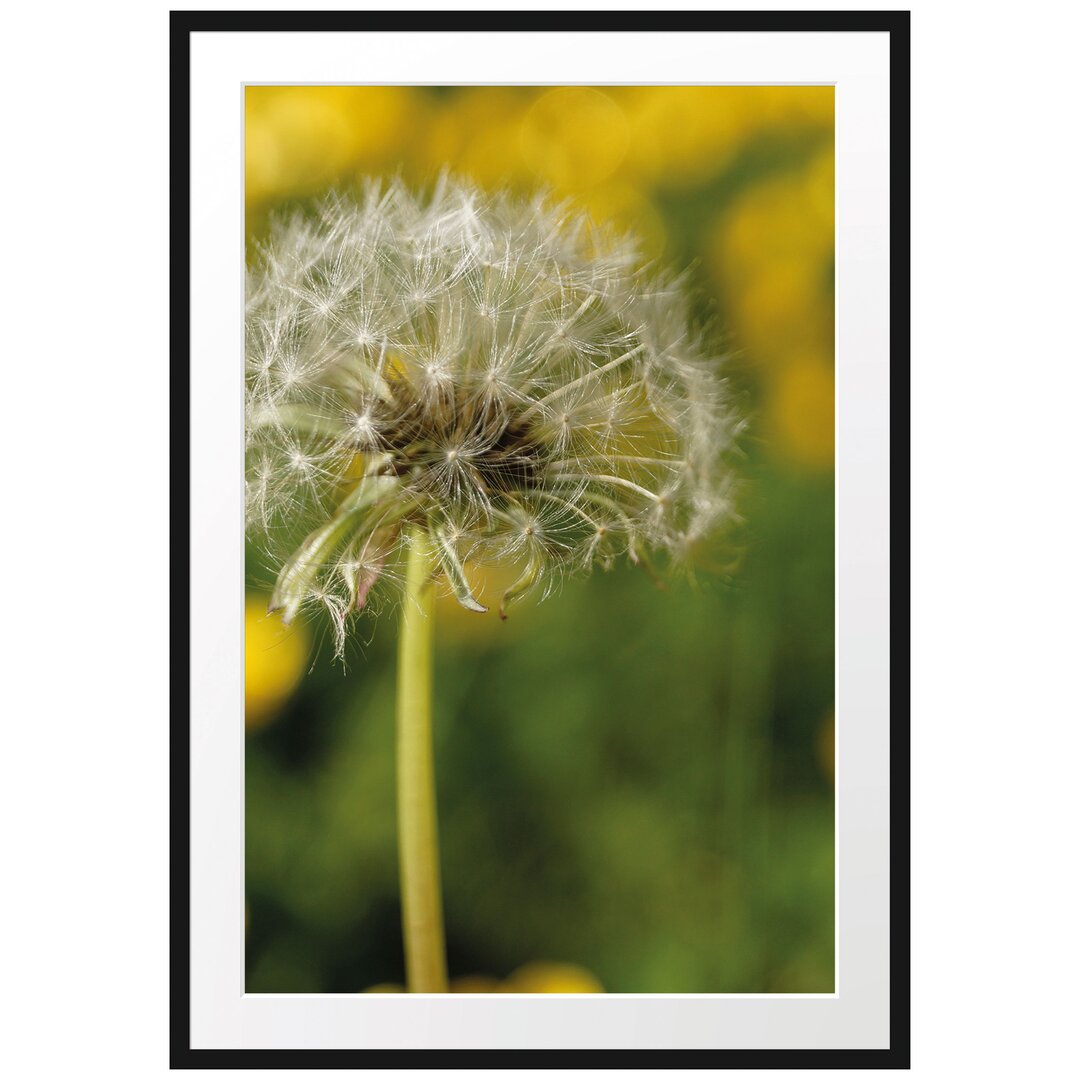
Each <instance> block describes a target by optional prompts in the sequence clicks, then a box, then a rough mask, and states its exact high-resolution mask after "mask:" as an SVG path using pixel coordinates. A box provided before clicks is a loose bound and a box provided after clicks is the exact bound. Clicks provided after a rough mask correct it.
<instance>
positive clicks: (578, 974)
mask: <svg viewBox="0 0 1080 1080" xmlns="http://www.w3.org/2000/svg"><path fill="white" fill-rule="evenodd" d="M603 992H604V988H603V987H602V986H601V985H600V982H599V980H598V979H597V978H596V976H595V975H593V974H592V973H591V972H589V971H586V970H585V968H583V967H579V966H578V965H577V964H555V963H551V962H550V961H546V960H539V961H534V962H533V963H531V964H525V965H524V966H523V967H519V968H518V969H517V970H516V971H514V972H511V974H510V975H508V976H507V977H506V979H504V980H503V981H502V982H500V981H499V980H498V979H496V978H494V977H493V976H491V975H462V976H459V977H458V978H456V979H451V980H450V993H451V994H602V993H603ZM364 993H365V994H403V993H405V987H404V986H401V985H400V984H398V983H377V984H376V985H375V986H369V987H368V988H367V989H366V990H365V991H364Z"/></svg>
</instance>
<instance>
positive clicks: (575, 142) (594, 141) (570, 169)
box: [520, 86, 630, 191]
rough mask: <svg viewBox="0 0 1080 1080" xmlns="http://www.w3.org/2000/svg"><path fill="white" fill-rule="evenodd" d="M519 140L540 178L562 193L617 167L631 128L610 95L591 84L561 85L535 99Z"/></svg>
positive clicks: (590, 183) (586, 184)
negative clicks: (590, 85)
mask: <svg viewBox="0 0 1080 1080" xmlns="http://www.w3.org/2000/svg"><path fill="white" fill-rule="evenodd" d="M520 138H521V152H522V155H523V157H524V159H525V162H526V163H527V164H528V165H529V167H530V168H531V169H532V170H533V172H534V173H535V174H536V176H537V177H538V178H539V179H542V180H544V181H546V182H547V183H549V184H551V185H553V186H554V187H556V188H558V189H561V190H564V191H580V190H581V189H583V188H588V187H592V186H593V185H594V184H599V183H601V182H602V181H604V180H606V179H607V178H608V177H609V176H611V175H612V173H614V172H615V170H616V169H617V168H618V167H619V165H620V164H621V163H622V160H623V158H624V157H625V156H626V151H627V148H628V146H629V143H630V128H629V125H628V123H627V120H626V115H625V114H624V113H623V111H622V109H621V108H620V107H619V106H618V105H617V104H616V103H615V102H614V101H613V100H612V98H611V97H610V96H609V95H608V94H605V93H603V92H602V91H600V90H596V89H594V88H592V87H589V86H560V87H557V88H555V89H553V90H547V91H545V92H543V93H542V94H541V95H540V96H539V97H538V98H537V100H536V101H535V102H534V103H533V105H532V107H531V108H530V109H529V111H528V112H527V113H526V114H525V117H524V119H523V120H522V123H521V132H520Z"/></svg>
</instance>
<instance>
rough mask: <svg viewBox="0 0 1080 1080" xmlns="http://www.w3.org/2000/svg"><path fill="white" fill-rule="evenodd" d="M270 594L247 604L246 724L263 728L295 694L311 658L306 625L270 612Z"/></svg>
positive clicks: (253, 599) (245, 605)
mask: <svg viewBox="0 0 1080 1080" xmlns="http://www.w3.org/2000/svg"><path fill="white" fill-rule="evenodd" d="M267 599H268V598H267V597H265V596H256V595H250V596H248V598H247V600H246V601H245V604H244V701H245V727H246V728H247V730H248V731H255V730H257V729H258V728H261V727H263V726H264V725H265V724H266V723H267V722H269V720H270V719H272V717H273V716H274V714H275V713H276V712H277V710H278V709H279V708H280V707H281V705H282V704H283V703H284V702H285V699H286V698H288V696H289V695H290V694H291V693H292V691H293V689H294V688H295V687H296V684H297V683H298V682H299V681H300V676H301V675H303V673H304V665H305V664H306V663H307V657H308V638H307V634H306V632H305V631H304V629H303V627H302V626H299V625H294V626H284V625H283V624H282V622H281V620H280V619H279V618H278V617H277V616H276V615H267V613H266V605H267Z"/></svg>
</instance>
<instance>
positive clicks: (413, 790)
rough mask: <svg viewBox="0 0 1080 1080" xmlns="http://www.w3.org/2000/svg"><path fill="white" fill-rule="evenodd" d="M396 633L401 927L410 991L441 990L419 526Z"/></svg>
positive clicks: (424, 553)
mask: <svg viewBox="0 0 1080 1080" xmlns="http://www.w3.org/2000/svg"><path fill="white" fill-rule="evenodd" d="M408 552H409V554H408V563H407V566H406V578H405V602H404V605H403V607H402V611H401V627H400V635H399V638H398V683H397V782H398V853H399V858H400V863H401V904H402V928H403V930H404V937H405V971H406V976H407V984H408V989H409V992H410V993H413V994H440V993H445V992H446V948H445V945H444V943H443V919H442V894H441V889H440V885H439V841H438V827H437V823H436V809H435V761H434V753H433V745H432V744H433V740H432V724H431V683H432V679H431V662H432V638H433V629H434V605H433V602H432V600H433V586H432V582H431V575H432V572H433V570H434V569H435V565H436V563H435V553H434V550H433V547H432V544H431V540H430V538H429V537H428V534H427V532H426V530H424V529H422V528H420V527H418V526H414V527H413V529H412V531H411V533H410V536H409V548H408Z"/></svg>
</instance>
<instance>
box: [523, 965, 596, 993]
mask: <svg viewBox="0 0 1080 1080" xmlns="http://www.w3.org/2000/svg"><path fill="white" fill-rule="evenodd" d="M603 992H604V988H603V987H602V986H601V985H600V983H599V981H598V980H597V978H596V976H595V975H593V974H592V973H591V972H588V971H586V970H585V968H583V967H579V966H578V965H577V964H555V963H550V962H548V961H536V962H534V963H531V964H525V965H524V967H519V968H518V969H517V971H515V972H513V973H512V974H511V975H510V976H509V977H508V978H507V980H506V982H504V983H503V993H504V994H602V993H603Z"/></svg>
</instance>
